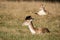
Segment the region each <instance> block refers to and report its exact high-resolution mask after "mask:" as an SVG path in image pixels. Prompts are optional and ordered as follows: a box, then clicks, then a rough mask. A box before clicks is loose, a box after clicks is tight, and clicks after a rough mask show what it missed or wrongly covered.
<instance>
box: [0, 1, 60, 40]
mask: <svg viewBox="0 0 60 40" xmlns="http://www.w3.org/2000/svg"><path fill="white" fill-rule="evenodd" d="M42 3H43V4H44V5H46V7H45V8H46V10H47V11H49V12H50V14H49V15H47V16H37V15H35V14H34V13H35V12H37V11H38V10H39V7H40V5H41V4H42ZM27 15H31V16H32V17H33V18H34V19H35V20H34V21H33V23H34V26H36V27H47V28H48V29H49V30H50V31H51V33H50V34H47V33H46V34H43V35H32V34H31V33H30V31H29V29H28V27H23V26H21V25H22V23H23V22H24V18H25V17H26V16H27ZM0 39H1V40H60V3H57V2H56V3H50V2H6V1H5V2H0Z"/></svg>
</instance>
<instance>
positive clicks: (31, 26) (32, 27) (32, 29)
mask: <svg viewBox="0 0 60 40" xmlns="http://www.w3.org/2000/svg"><path fill="white" fill-rule="evenodd" d="M29 30H30V31H31V33H32V34H35V33H36V31H35V28H34V26H33V23H32V22H31V23H30V25H29Z"/></svg>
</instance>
